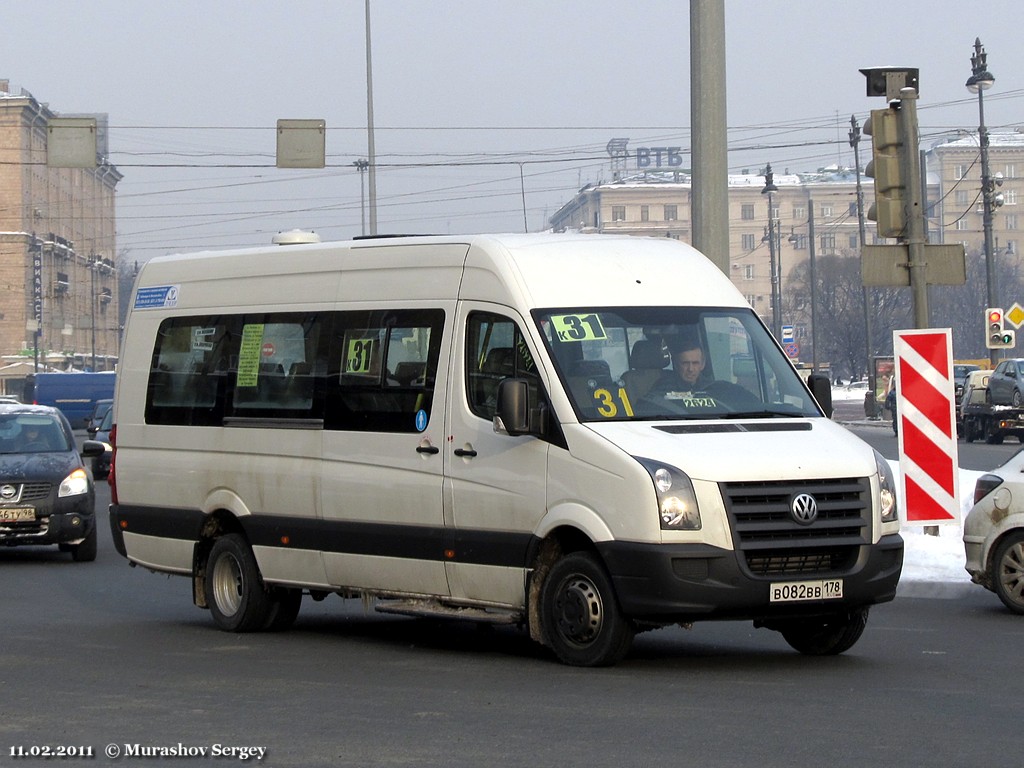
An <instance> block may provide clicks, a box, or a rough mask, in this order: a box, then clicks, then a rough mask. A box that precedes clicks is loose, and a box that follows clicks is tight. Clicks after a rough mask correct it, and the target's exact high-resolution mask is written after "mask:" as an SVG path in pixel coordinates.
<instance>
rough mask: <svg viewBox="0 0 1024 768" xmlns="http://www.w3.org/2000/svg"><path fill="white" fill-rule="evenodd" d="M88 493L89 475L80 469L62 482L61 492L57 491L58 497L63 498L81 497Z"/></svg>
mask: <svg viewBox="0 0 1024 768" xmlns="http://www.w3.org/2000/svg"><path fill="white" fill-rule="evenodd" d="M88 492H89V475H88V473H87V472H86V471H85V470H84V469H81V468H79V469H76V470H75V471H74V472H72V473H71V474H70V475H68V476H67V477H65V478H64V480H63V481H61V484H60V490H58V491H57V495H58V496H59V497H61V498H63V497H65V496H79V495H81V494H83V493H88Z"/></svg>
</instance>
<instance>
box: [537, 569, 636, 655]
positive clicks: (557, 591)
mask: <svg viewBox="0 0 1024 768" xmlns="http://www.w3.org/2000/svg"><path fill="white" fill-rule="evenodd" d="M540 615H541V629H542V632H543V636H544V643H545V645H547V646H548V647H549V648H551V650H553V651H554V652H555V655H556V656H557V657H558V658H559V660H560V661H562V662H564V663H565V664H570V665H572V666H577V667H600V666H608V665H611V664H614V663H615V662H617V661H619V660H620V659H621V658H622V657H623V656H625V655H626V653H627V652H628V651H629V646H630V644H631V643H632V642H633V633H634V629H633V626H632V624H631V623H630V622H629V621H628V620H627V619H626V618H625V617H624V616H623V615H622V610H621V609H620V608H619V603H618V600H616V598H615V590H614V588H613V587H612V582H611V579H609V578H608V574H607V573H606V572H605V570H604V568H603V567H602V565H601V563H600V562H599V561H598V560H597V558H596V557H595V556H594V555H592V554H590V553H589V552H573V553H570V554H568V555H566V556H565V557H563V558H561V559H560V560H558V561H557V562H555V564H554V565H552V566H551V570H550V571H549V572H548V575H547V578H546V579H545V580H544V585H543V586H542V587H541V592H540Z"/></svg>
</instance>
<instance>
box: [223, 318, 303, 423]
mask: <svg viewBox="0 0 1024 768" xmlns="http://www.w3.org/2000/svg"><path fill="white" fill-rule="evenodd" d="M322 326H323V321H322V319H321V317H320V316H319V315H298V314H288V315H247V316H246V317H245V318H243V322H242V325H241V332H240V338H239V346H238V356H237V360H238V364H237V367H236V376H235V386H234V391H233V398H232V415H233V416H242V417H246V416H253V417H255V416H259V417H265V418H310V417H312V415H313V398H314V392H315V381H316V375H317V373H318V372H319V373H320V375H321V376H322V375H323V366H318V365H317V360H318V356H319V353H318V350H319V348H320V339H321V333H322ZM318 369H319V370H318Z"/></svg>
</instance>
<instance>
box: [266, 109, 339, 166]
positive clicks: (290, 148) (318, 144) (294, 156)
mask: <svg viewBox="0 0 1024 768" xmlns="http://www.w3.org/2000/svg"><path fill="white" fill-rule="evenodd" d="M326 136H327V121H326V120H278V121H277V167H278V168H323V167H324V166H325V165H326V162H327V138H326Z"/></svg>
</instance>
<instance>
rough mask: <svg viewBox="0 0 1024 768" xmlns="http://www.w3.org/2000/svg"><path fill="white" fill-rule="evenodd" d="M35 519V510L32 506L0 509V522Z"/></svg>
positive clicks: (18, 521)
mask: <svg viewBox="0 0 1024 768" xmlns="http://www.w3.org/2000/svg"><path fill="white" fill-rule="evenodd" d="M35 519H36V510H35V508H34V507H18V508H8V509H0V523H21V522H25V521H26V520H35Z"/></svg>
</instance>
